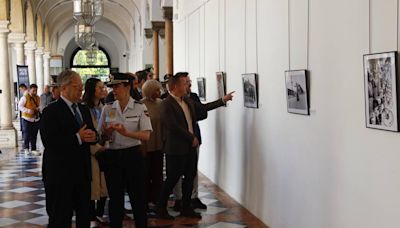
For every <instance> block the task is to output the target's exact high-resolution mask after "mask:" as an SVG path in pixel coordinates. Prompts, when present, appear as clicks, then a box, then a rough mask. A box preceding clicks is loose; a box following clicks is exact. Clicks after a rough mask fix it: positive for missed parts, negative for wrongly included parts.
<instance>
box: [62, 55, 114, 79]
mask: <svg viewBox="0 0 400 228" xmlns="http://www.w3.org/2000/svg"><path fill="white" fill-rule="evenodd" d="M88 52H89V53H88ZM70 66H71V69H72V70H73V71H76V72H77V73H79V74H80V75H81V77H82V81H83V82H84V83H85V82H86V80H87V79H88V78H91V77H95V78H98V79H100V80H102V81H104V82H105V81H108V76H109V74H110V66H111V61H110V58H109V55H108V53H107V52H106V51H105V50H104V49H102V48H101V47H99V50H95V51H88V50H82V49H80V48H77V49H76V50H75V51H74V54H73V55H72V58H71V64H70Z"/></svg>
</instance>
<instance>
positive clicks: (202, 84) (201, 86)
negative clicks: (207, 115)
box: [197, 78, 206, 101]
mask: <svg viewBox="0 0 400 228" xmlns="http://www.w3.org/2000/svg"><path fill="white" fill-rule="evenodd" d="M197 89H198V91H199V98H200V100H201V101H205V100H206V79H205V78H197Z"/></svg>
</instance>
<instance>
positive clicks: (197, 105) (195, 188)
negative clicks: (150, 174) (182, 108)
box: [174, 81, 235, 211]
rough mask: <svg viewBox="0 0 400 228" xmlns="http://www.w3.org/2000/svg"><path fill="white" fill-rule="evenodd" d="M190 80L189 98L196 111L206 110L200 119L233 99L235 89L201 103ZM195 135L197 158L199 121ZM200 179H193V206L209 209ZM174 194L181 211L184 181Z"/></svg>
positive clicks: (199, 134) (199, 135) (176, 209)
mask: <svg viewBox="0 0 400 228" xmlns="http://www.w3.org/2000/svg"><path fill="white" fill-rule="evenodd" d="M189 82H190V83H189V85H188V90H187V94H188V95H187V96H188V97H189V99H190V100H191V101H192V102H194V104H195V106H194V107H195V111H196V113H204V112H205V115H203V116H201V118H197V120H198V121H200V120H204V119H206V118H207V114H208V111H211V110H214V109H217V108H219V107H222V106H224V105H226V103H227V102H228V101H231V100H232V98H233V93H234V92H235V91H233V92H230V93H228V94H226V95H225V96H223V97H222V98H220V99H218V100H215V101H212V102H208V103H205V104H203V103H201V101H200V98H199V96H198V95H197V94H196V93H193V92H192V91H191V87H192V84H191V81H189ZM194 135H195V136H196V137H197V138H198V139H199V146H198V147H197V148H196V151H197V158H199V147H200V145H201V132H200V126H199V124H198V123H196V126H195V129H194ZM197 163H198V160H197V162H196V164H197ZM196 169H197V167H196ZM196 174H197V172H196ZM198 181H199V179H198V175H196V177H195V178H194V181H193V192H192V197H191V198H192V200H191V206H192V208H193V209H197V208H198V209H207V205H205V204H204V203H202V202H201V201H200V199H199V196H198V187H199V186H198ZM174 194H175V197H176V198H175V205H174V210H175V211H180V210H181V206H182V202H181V199H182V183H181V181H179V182H178V183H177V185H176V186H175V188H174Z"/></svg>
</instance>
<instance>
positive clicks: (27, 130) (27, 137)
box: [22, 119, 39, 150]
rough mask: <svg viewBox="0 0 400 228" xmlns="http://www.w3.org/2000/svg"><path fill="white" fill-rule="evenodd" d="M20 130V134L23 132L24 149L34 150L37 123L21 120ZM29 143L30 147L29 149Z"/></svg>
mask: <svg viewBox="0 0 400 228" xmlns="http://www.w3.org/2000/svg"><path fill="white" fill-rule="evenodd" d="M22 129H23V131H22V132H24V149H29V148H31V150H36V140H37V135H38V131H39V122H30V121H27V120H25V119H22ZM29 143H30V146H31V147H29Z"/></svg>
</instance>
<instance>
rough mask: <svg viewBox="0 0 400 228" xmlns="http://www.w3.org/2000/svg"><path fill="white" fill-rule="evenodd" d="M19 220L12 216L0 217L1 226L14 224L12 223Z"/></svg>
mask: <svg viewBox="0 0 400 228" xmlns="http://www.w3.org/2000/svg"><path fill="white" fill-rule="evenodd" d="M18 222H19V221H18V220H15V219H10V218H0V226H1V227H3V226H8V225H12V224H15V223H18Z"/></svg>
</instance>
